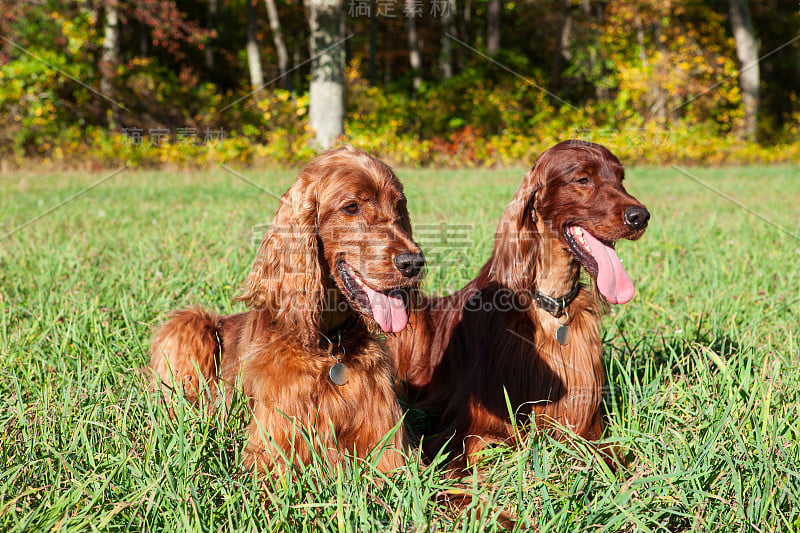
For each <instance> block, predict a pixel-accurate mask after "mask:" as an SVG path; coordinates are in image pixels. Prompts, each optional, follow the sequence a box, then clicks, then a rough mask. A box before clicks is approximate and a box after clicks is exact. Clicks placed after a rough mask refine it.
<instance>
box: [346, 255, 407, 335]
mask: <svg viewBox="0 0 800 533" xmlns="http://www.w3.org/2000/svg"><path fill="white" fill-rule="evenodd" d="M336 270H338V271H339V277H340V278H341V279H342V284H343V285H344V291H343V292H344V293H345V296H347V299H348V300H350V303H351V304H352V305H353V307H354V308H355V309H356V310H357V311H358V312H360V313H362V314H364V315H366V316H368V317H371V318H372V319H373V320H374V321H375V322H377V323H378V326H380V328H381V329H382V330H383V331H384V332H385V333H400V332H401V331H403V329H404V328H405V327H406V324H407V323H408V313H407V312H406V304H405V302H404V301H403V295H402V292H401V291H400V290H399V289H392V290H389V291H376V290H375V289H373V288H372V287H370V286H369V285H367V284H366V283H365V282H364V280H363V279H361V276H359V275H358V274H357V273H356V272H355V270H353V268H352V267H351V266H350V265H348V264H347V262H346V261H345V260H344V259H339V260H338V261H337V262H336Z"/></svg>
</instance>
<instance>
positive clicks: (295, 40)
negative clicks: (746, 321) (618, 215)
mask: <svg viewBox="0 0 800 533" xmlns="http://www.w3.org/2000/svg"><path fill="white" fill-rule="evenodd" d="M2 4H3V8H2V14H1V15H0V120H1V121H2V123H3V125H4V127H3V128H2V130H0V166H2V167H3V168H6V169H7V168H14V167H19V166H24V165H28V164H29V163H30V162H31V161H33V162H35V163H36V164H37V165H38V164H43V165H45V166H53V167H56V168H62V167H68V168H73V167H78V168H81V167H86V166H91V167H96V168H106V167H108V168H112V167H117V166H119V165H120V164H126V165H129V166H141V167H153V166H163V165H167V166H175V167H202V166H206V165H208V164H209V163H235V164H241V165H252V166H261V165H274V164H278V165H292V164H295V163H300V162H303V161H306V160H307V159H308V158H309V157H310V156H311V155H313V153H314V152H315V151H318V150H319V149H320V148H321V147H326V146H329V145H332V144H334V143H337V142H341V141H346V142H350V143H352V144H353V145H355V146H358V147H360V148H363V149H366V150H368V151H370V152H372V153H373V154H374V155H376V156H378V157H382V158H385V159H386V160H387V161H388V162H390V163H393V164H399V165H403V166H429V165H430V166H459V167H464V166H509V165H523V166H524V165H529V164H530V163H532V161H533V160H534V159H535V157H536V155H537V154H538V153H540V152H541V151H542V150H544V149H545V148H547V147H548V146H550V145H552V144H553V143H555V142H557V141H560V140H563V139H566V138H580V139H584V140H591V141H595V142H600V143H603V144H606V145H608V146H609V147H610V148H611V149H612V150H613V151H614V152H615V153H617V154H618V155H619V156H620V158H621V159H622V160H623V161H624V162H625V163H626V164H630V163H640V164H641V163H647V164H673V163H684V164H686V163H694V164H703V165H719V164H730V163H734V164H740V163H772V162H790V161H797V160H798V156H799V155H800V125H799V121H798V119H800V103H799V102H798V93H800V83H798V80H800V14H799V11H800V4H798V2H797V1H796V0H792V1H780V0H769V1H765V2H750V3H748V2H746V1H743V0H717V1H699V0H673V1H666V2H664V1H658V0H636V1H633V2H597V1H591V0H579V1H575V0H544V1H538V2H530V1H527V2H520V1H519V0H488V1H482V0H306V1H305V2H300V1H299V0H263V1H262V0H253V1H250V0H205V1H199V2H198V1H188V0H130V1H122V0H110V1H106V2H101V1H98V0H86V1H79V2H76V1H72V2H61V1H55V0H36V1H22V0H5V1H4V2H3V3H2ZM315 84H316V85H315Z"/></svg>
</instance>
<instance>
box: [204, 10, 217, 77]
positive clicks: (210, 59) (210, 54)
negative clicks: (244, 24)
mask: <svg viewBox="0 0 800 533" xmlns="http://www.w3.org/2000/svg"><path fill="white" fill-rule="evenodd" d="M218 8H219V0H208V8H207V11H206V15H207V16H206V28H207V29H209V30H213V29H215V26H216V19H217V11H218ZM215 48H216V44H215V43H214V38H211V39H209V40H208V42H206V43H205V46H204V48H203V58H204V59H205V64H206V71H207V72H208V73H209V74H211V73H212V72H213V70H214V52H215Z"/></svg>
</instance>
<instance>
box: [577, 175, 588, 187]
mask: <svg viewBox="0 0 800 533" xmlns="http://www.w3.org/2000/svg"><path fill="white" fill-rule="evenodd" d="M575 183H577V184H578V185H589V178H587V177H586V176H584V177H582V178H578V179H577V180H575Z"/></svg>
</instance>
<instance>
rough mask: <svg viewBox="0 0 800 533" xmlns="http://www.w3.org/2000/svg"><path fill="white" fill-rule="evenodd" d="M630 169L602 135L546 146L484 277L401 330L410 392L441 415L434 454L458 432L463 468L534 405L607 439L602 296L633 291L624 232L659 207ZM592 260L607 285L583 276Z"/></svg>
mask: <svg viewBox="0 0 800 533" xmlns="http://www.w3.org/2000/svg"><path fill="white" fill-rule="evenodd" d="M623 176H624V171H623V167H622V165H621V164H620V162H619V160H618V159H617V158H616V157H615V156H614V155H613V154H612V153H611V152H609V151H608V150H607V149H606V148H604V147H603V146H600V145H597V144H592V143H587V142H581V141H567V142H562V143H560V144H558V145H556V146H554V147H552V148H550V149H549V150H547V151H546V152H544V153H543V154H542V155H541V156H540V157H539V158H538V160H537V161H536V163H535V165H534V167H533V169H532V170H530V171H529V172H528V174H527V175H526V176H525V179H523V181H522V184H521V185H520V186H519V188H518V189H517V192H516V194H515V195H514V199H513V201H512V202H511V204H510V205H509V206H508V207H507V208H506V210H505V212H504V213H503V216H502V218H501V220H500V224H499V225H498V228H497V234H496V239H495V246H494V252H493V254H492V257H491V258H490V259H489V261H488V262H487V263H486V264H485V265H484V266H483V268H482V269H481V271H480V273H479V274H478V277H477V278H476V279H475V280H473V281H471V282H470V283H469V284H468V285H467V286H466V287H464V288H463V289H462V290H460V291H459V292H457V293H455V294H453V295H450V296H446V297H442V298H428V299H427V300H426V301H424V302H423V305H422V306H421V308H420V309H419V310H417V311H415V312H414V313H412V316H411V318H410V325H411V327H409V328H408V329H406V330H405V331H404V332H403V333H401V334H400V335H399V336H397V337H396V338H392V339H390V340H389V342H390V346H391V347H392V348H393V349H394V350H395V353H396V356H397V359H398V366H399V378H400V381H401V386H402V389H403V392H404V394H405V396H407V400H408V401H409V402H410V403H411V404H412V405H416V406H417V407H420V408H423V409H426V410H427V411H428V412H429V413H430V414H432V415H433V417H434V419H436V420H437V422H436V423H435V427H434V429H433V431H432V432H428V433H427V434H426V435H425V436H424V440H423V447H424V449H425V451H426V452H427V453H428V454H429V455H433V454H435V453H436V452H437V451H438V450H440V449H441V448H442V447H443V446H444V445H445V443H448V442H449V444H448V445H447V450H448V451H449V452H453V462H452V463H451V466H452V467H454V468H455V467H463V466H465V465H466V464H468V463H470V457H471V456H472V455H473V454H475V453H476V452H478V451H479V450H480V449H481V448H482V447H483V446H484V445H485V444H487V443H490V442H493V441H504V440H508V439H509V438H510V437H512V435H513V428H514V423H513V422H522V421H524V420H526V419H528V418H530V417H531V416H533V417H534V418H535V422H536V424H537V426H538V427H539V428H549V430H550V431H554V432H556V433H558V434H561V433H562V431H561V430H560V429H559V428H562V427H566V428H569V430H571V431H572V432H574V433H575V434H577V435H579V436H580V437H583V438H586V439H589V440H596V439H599V438H600V436H601V434H602V432H603V425H602V419H601V414H600V400H601V389H602V387H603V386H604V384H605V375H604V373H603V367H602V364H601V361H600V356H601V354H602V346H601V340H600V333H599V330H598V324H599V310H598V303H602V301H603V300H605V301H607V302H609V303H612V304H622V303H625V302H628V301H629V300H630V299H631V298H632V297H633V294H634V287H633V283H632V282H631V279H630V277H628V275H627V273H626V272H625V270H624V269H623V268H622V261H621V260H620V259H619V257H618V256H617V253H616V252H615V251H614V243H615V242H616V241H618V240H619V239H637V238H639V237H640V236H641V235H642V233H643V232H644V230H645V228H646V227H647V222H648V220H649V218H650V214H649V213H648V211H647V209H646V208H645V207H644V206H643V205H642V204H641V203H639V202H638V201H637V200H636V199H635V198H634V197H632V196H631V195H629V194H628V193H627V192H626V191H625V187H624V186H623V184H622V180H623ZM581 267H583V268H584V269H585V270H586V271H587V272H588V273H589V274H590V275H591V278H592V280H593V281H594V283H595V284H596V289H597V290H596V291H592V290H587V289H586V288H585V287H583V286H582V285H581V284H580V276H581ZM597 293H599V296H596V294H597ZM598 299H599V300H600V301H601V302H598V301H597V300H598ZM506 393H507V394H508V399H509V400H510V404H511V409H513V412H514V413H515V418H516V420H514V421H513V422H512V420H511V417H510V416H509V409H508V406H507V403H506V397H505V394H506Z"/></svg>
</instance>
